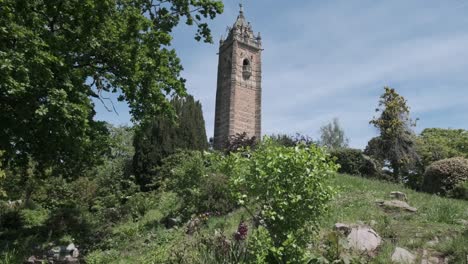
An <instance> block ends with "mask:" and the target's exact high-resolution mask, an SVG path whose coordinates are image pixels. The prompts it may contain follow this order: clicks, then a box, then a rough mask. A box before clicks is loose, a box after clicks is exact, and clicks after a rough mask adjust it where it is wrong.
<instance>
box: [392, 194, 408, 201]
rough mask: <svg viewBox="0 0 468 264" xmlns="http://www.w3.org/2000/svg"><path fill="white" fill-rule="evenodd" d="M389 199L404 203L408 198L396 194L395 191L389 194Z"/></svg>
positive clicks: (404, 195)
mask: <svg viewBox="0 0 468 264" xmlns="http://www.w3.org/2000/svg"><path fill="white" fill-rule="evenodd" d="M390 198H392V199H396V200H400V201H405V202H407V201H408V197H407V196H406V194H405V193H402V192H397V191H395V192H391V193H390Z"/></svg>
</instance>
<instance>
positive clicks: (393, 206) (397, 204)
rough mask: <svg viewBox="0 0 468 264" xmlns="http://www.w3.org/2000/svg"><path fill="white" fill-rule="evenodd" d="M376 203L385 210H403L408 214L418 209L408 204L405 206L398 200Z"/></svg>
mask: <svg viewBox="0 0 468 264" xmlns="http://www.w3.org/2000/svg"><path fill="white" fill-rule="evenodd" d="M377 203H378V204H379V205H380V206H382V207H384V208H387V209H398V210H404V211H408V212H412V213H414V212H416V211H418V209H416V208H414V207H411V206H410V205H409V204H407V203H406V202H404V201H400V200H390V201H377Z"/></svg>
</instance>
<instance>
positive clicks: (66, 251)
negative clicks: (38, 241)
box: [47, 243, 80, 264]
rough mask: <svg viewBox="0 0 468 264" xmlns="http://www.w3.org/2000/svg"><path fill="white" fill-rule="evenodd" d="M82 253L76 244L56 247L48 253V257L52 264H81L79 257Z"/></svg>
mask: <svg viewBox="0 0 468 264" xmlns="http://www.w3.org/2000/svg"><path fill="white" fill-rule="evenodd" d="M79 255H80V252H79V250H78V248H77V247H76V246H75V244H73V243H70V244H69V245H68V246H58V247H54V248H52V249H51V250H49V251H48V254H47V257H48V261H49V262H50V263H67V264H72V263H79V260H78V257H79Z"/></svg>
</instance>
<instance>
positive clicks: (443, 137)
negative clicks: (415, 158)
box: [417, 128, 468, 166]
mask: <svg viewBox="0 0 468 264" xmlns="http://www.w3.org/2000/svg"><path fill="white" fill-rule="evenodd" d="M417 150H418V153H419V155H420V156H421V158H422V161H423V163H424V165H425V166H429V165H430V164H431V163H432V162H434V161H438V160H441V159H447V158H452V157H464V158H468V131H467V130H464V129H443V128H426V129H424V130H423V131H422V132H421V134H420V135H419V137H418V141H417Z"/></svg>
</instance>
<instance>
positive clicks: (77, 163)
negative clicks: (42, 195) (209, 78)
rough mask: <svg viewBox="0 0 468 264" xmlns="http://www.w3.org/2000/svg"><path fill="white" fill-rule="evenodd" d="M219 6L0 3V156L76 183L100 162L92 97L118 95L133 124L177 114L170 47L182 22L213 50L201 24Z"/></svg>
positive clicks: (175, 61)
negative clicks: (170, 99) (74, 178)
mask: <svg viewBox="0 0 468 264" xmlns="http://www.w3.org/2000/svg"><path fill="white" fill-rule="evenodd" d="M222 10H223V5H222V3H221V1H218V0H193V1H176V0H168V1H162V0H99V1H98V0H69V1H58V0H52V1H44V0H3V1H0V65H1V66H0V68H1V74H0V124H1V125H0V126H1V129H0V149H2V150H4V151H5V155H4V158H5V159H6V160H9V161H11V162H12V163H11V164H12V166H17V167H25V166H26V164H27V163H28V162H29V160H30V159H32V160H34V161H36V162H37V164H38V165H37V171H38V172H44V171H45V170H46V169H50V168H55V169H56V170H58V171H57V173H58V174H64V175H78V174H79V171H80V170H82V169H83V168H85V167H86V166H89V165H90V164H93V163H94V162H96V161H99V157H101V156H102V154H103V151H105V150H104V148H103V146H102V145H106V144H105V143H106V142H105V140H106V137H107V136H106V133H107V131H106V129H105V126H104V124H103V123H101V122H96V121H94V120H93V117H94V114H95V112H94V104H93V102H92V100H91V98H96V99H99V100H101V101H103V100H106V94H108V93H117V94H118V95H119V97H118V100H119V101H126V102H127V103H128V105H129V107H130V113H131V114H132V118H133V121H134V122H136V123H137V124H140V123H145V122H147V121H148V120H151V118H152V117H153V116H154V115H156V114H162V113H164V114H168V115H170V114H171V113H173V110H172V108H171V107H170V104H169V102H168V100H167V97H168V96H172V95H184V94H185V87H184V82H185V80H184V79H183V78H181V77H180V72H181V70H182V66H181V64H180V60H179V58H178V57H177V55H176V52H175V51H174V50H173V49H170V45H171V41H172V36H171V32H172V29H173V28H174V27H176V26H177V25H178V24H179V22H180V21H181V20H184V21H185V23H186V24H188V25H192V24H194V23H195V24H197V26H198V32H197V33H196V36H195V38H196V39H197V40H202V39H203V40H204V41H206V42H211V41H212V38H211V34H210V30H209V29H208V27H207V24H206V23H205V22H204V21H205V19H213V18H214V17H215V16H216V15H217V14H219V13H221V12H222Z"/></svg>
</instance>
